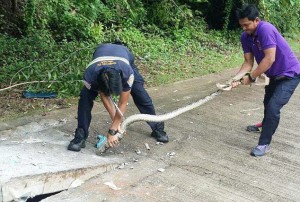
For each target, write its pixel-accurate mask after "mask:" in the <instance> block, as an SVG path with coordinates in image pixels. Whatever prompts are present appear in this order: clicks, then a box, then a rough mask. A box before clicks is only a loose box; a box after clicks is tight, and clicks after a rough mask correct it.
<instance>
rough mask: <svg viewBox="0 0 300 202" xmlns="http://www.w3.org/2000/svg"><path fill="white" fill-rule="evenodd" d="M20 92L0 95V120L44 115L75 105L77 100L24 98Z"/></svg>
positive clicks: (15, 91)
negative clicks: (29, 115)
mask: <svg viewBox="0 0 300 202" xmlns="http://www.w3.org/2000/svg"><path fill="white" fill-rule="evenodd" d="M22 92H23V91H22V90H18V89H15V90H13V91H10V92H6V93H2V94H0V120H1V121H2V120H10V119H14V118H16V117H22V116H24V115H28V114H38V113H41V114H42V115H46V114H47V113H48V112H50V111H52V110H56V109H63V108H68V107H70V106H71V105H73V104H77V100H78V98H70V99H60V98H51V99H42V98H39V99H37V98H31V99H28V98H24V97H23V96H22Z"/></svg>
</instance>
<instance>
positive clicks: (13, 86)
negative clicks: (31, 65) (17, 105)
mask: <svg viewBox="0 0 300 202" xmlns="http://www.w3.org/2000/svg"><path fill="white" fill-rule="evenodd" d="M54 82H61V81H28V82H24V83H18V84H15V85H12V86H8V87H6V88H2V89H0V92H1V91H5V90H9V89H11V88H15V87H17V86H21V85H26V84H32V83H54Z"/></svg>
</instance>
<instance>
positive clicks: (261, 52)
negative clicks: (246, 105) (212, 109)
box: [232, 5, 300, 156]
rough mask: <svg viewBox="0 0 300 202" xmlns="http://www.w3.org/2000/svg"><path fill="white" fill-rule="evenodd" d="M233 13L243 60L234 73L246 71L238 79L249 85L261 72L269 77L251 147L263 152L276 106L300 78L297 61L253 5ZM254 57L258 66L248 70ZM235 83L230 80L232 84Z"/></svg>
mask: <svg viewBox="0 0 300 202" xmlns="http://www.w3.org/2000/svg"><path fill="white" fill-rule="evenodd" d="M236 14H237V18H238V20H239V24H240V25H241V27H242V29H243V33H242V36H241V44H242V48H243V51H244V63H243V64H242V66H241V68H240V70H239V72H238V74H240V73H244V72H250V74H247V76H245V77H243V79H242V82H241V83H242V84H244V85H249V84H251V83H252V82H255V79H256V77H258V76H260V75H261V74H263V73H265V74H266V75H267V76H268V77H269V78H270V83H269V85H267V86H266V87H265V96H264V101H263V103H264V118H263V121H262V130H261V135H260V138H259V141H258V145H257V146H256V147H255V148H253V149H252V150H251V155H252V156H263V155H265V154H266V153H267V152H268V151H269V150H270V143H271V140H272V136H273V134H274V133H275V131H276V129H277V127H278V124H279V120H280V110H281V108H282V107H283V106H284V105H285V104H287V103H288V101H289V99H290V97H291V96H292V94H293V93H294V91H295V89H296V87H297V86H298V84H299V82H300V63H299V61H298V59H297V57H296V56H295V54H294V53H293V51H292V50H291V48H290V47H289V45H288V43H287V42H286V40H285V39H284V38H283V37H282V35H281V34H280V33H279V32H278V30H277V29H276V28H275V27H274V26H273V25H272V24H270V23H268V22H265V21H262V20H260V19H259V12H258V10H257V8H256V7H255V6H254V5H244V6H242V8H240V9H238V10H237V12H236ZM254 58H255V60H256V62H257V64H258V66H257V68H256V69H254V70H252V68H253V64H254ZM239 84H240V83H239V82H233V83H232V86H233V87H237V86H238V85H239Z"/></svg>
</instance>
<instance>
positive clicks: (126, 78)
mask: <svg viewBox="0 0 300 202" xmlns="http://www.w3.org/2000/svg"><path fill="white" fill-rule="evenodd" d="M104 57H105V59H104V60H103V58H104ZM96 60H98V61H96ZM93 61H96V62H94V63H92V64H91V63H90V64H89V65H88V67H87V69H86V70H85V72H84V76H83V80H84V81H83V82H84V84H85V86H86V87H87V88H88V89H90V88H91V86H93V84H95V83H96V82H97V77H98V75H99V73H100V71H102V70H103V69H104V68H115V69H117V70H119V71H120V73H121V78H122V86H123V91H128V90H130V89H131V86H132V84H133V81H134V75H133V69H132V67H135V66H134V56H133V54H132V53H131V52H130V51H129V50H128V48H127V47H125V46H122V45H117V44H110V43H106V44H101V45H99V46H98V47H97V49H96V50H95V52H94V54H93ZM94 90H97V89H94Z"/></svg>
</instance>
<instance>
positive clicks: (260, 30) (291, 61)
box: [241, 21, 300, 78]
mask: <svg viewBox="0 0 300 202" xmlns="http://www.w3.org/2000/svg"><path fill="white" fill-rule="evenodd" d="M241 43H242V47H243V51H244V53H252V54H253V55H254V57H255V60H256V62H257V64H259V63H260V62H261V61H262V59H263V58H264V56H265V54H264V52H263V50H265V49H268V48H273V47H276V56H275V61H274V63H273V64H272V66H271V67H270V68H269V69H268V70H267V71H266V72H265V74H266V75H267V76H268V77H270V78H272V77H275V76H288V77H294V76H295V75H297V74H300V63H299V61H298V59H297V57H296V56H295V54H294V53H293V51H292V50H291V48H290V47H289V45H288V43H287V41H286V40H285V39H284V38H283V37H282V35H281V34H280V33H279V32H278V30H277V29H276V28H275V27H274V26H273V25H272V24H270V23H268V22H265V21H260V22H259V23H258V25H257V28H256V31H255V33H254V37H252V36H251V35H249V34H247V33H246V32H243V34H242V36H241Z"/></svg>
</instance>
